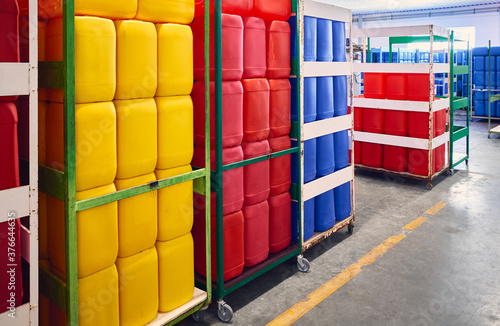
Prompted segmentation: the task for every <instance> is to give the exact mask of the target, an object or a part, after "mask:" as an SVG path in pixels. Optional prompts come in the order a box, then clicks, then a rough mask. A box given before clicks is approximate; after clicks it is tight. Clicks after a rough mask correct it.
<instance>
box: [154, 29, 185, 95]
mask: <svg viewBox="0 0 500 326" xmlns="http://www.w3.org/2000/svg"><path fill="white" fill-rule="evenodd" d="M156 32H157V34H158V87H157V89H156V95H155V96H175V95H189V94H191V91H192V89H193V78H194V73H193V32H192V31H191V27H189V26H186V25H179V24H157V25H156Z"/></svg>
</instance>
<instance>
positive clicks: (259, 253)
mask: <svg viewBox="0 0 500 326" xmlns="http://www.w3.org/2000/svg"><path fill="white" fill-rule="evenodd" d="M243 217H244V218H245V246H244V248H245V267H252V266H255V265H257V264H258V263H260V262H262V261H264V260H266V259H267V256H268V255H269V204H268V202H267V200H264V201H262V202H260V203H258V204H255V205H251V206H246V205H245V206H243Z"/></svg>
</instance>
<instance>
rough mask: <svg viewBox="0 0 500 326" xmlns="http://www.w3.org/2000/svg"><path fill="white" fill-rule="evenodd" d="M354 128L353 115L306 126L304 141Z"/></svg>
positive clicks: (303, 130)
mask: <svg viewBox="0 0 500 326" xmlns="http://www.w3.org/2000/svg"><path fill="white" fill-rule="evenodd" d="M351 128H352V114H347V115H343V116H339V117H333V118H330V119H325V120H318V121H314V122H309V123H305V124H304V128H303V129H302V132H303V135H302V140H304V141H305V140H309V139H313V138H318V137H321V136H325V135H329V134H333V133H336V132H339V131H342V130H347V129H351Z"/></svg>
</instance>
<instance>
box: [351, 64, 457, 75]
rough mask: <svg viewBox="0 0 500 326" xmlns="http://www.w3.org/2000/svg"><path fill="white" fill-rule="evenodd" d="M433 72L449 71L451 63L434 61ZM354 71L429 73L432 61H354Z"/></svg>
mask: <svg viewBox="0 0 500 326" xmlns="http://www.w3.org/2000/svg"><path fill="white" fill-rule="evenodd" d="M432 66H433V69H432V72H433V73H435V74H440V73H449V72H450V65H449V64H447V63H434V64H433V65H432ZM353 70H354V72H382V73H390V72H394V73H406V74H429V73H430V72H431V64H430V63H361V62H355V63H353Z"/></svg>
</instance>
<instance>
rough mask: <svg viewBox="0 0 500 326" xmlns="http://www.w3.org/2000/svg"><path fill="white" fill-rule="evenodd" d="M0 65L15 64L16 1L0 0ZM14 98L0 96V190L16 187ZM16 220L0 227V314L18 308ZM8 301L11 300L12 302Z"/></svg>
mask: <svg viewBox="0 0 500 326" xmlns="http://www.w3.org/2000/svg"><path fill="white" fill-rule="evenodd" d="M0 62H2V63H4V62H19V7H18V3H17V1H16V0H2V1H0ZM17 98H18V96H0V157H1V158H2V159H1V160H0V191H1V190H6V189H11V188H15V187H19V185H20V182H19V150H18V148H19V147H18V146H19V144H18V130H17V129H18V111H17V108H16V103H15V101H16V99H17ZM20 226H21V224H20V220H19V219H16V220H15V221H14V222H3V223H1V224H0V250H1V252H2V256H1V257H0V264H1V265H0V313H3V312H4V311H6V310H7V309H9V308H10V307H15V306H18V305H20V304H21V303H22V300H23V288H22V277H21V247H20V246H21V237H20ZM10 237H14V238H15V242H14V243H15V246H14V247H11V246H9V243H11V240H9V238H10ZM10 249H14V250H15V258H14V260H10V259H9V257H11V256H10V255H7V252H11V250H10ZM9 264H15V265H16V266H18V267H17V268H16V272H15V274H14V275H11V274H9V273H8V271H9V269H10V268H8V266H9ZM12 277H13V278H14V280H15V282H14V284H15V286H16V288H15V296H13V297H11V292H12V291H11V290H10V289H9V282H11V280H12ZM12 298H13V300H14V301H12Z"/></svg>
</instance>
